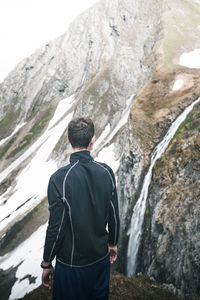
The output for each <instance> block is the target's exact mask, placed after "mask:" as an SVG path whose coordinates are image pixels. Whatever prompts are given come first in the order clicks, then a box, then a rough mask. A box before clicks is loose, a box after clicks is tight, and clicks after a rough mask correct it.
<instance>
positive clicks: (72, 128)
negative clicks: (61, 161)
mask: <svg viewBox="0 0 200 300" xmlns="http://www.w3.org/2000/svg"><path fill="white" fill-rule="evenodd" d="M93 136H94V124H93V122H92V120H91V119H85V118H76V119H73V120H71V122H70V123H69V125H68V138H69V141H70V143H71V145H72V147H73V148H80V149H82V148H87V147H88V146H89V144H90V142H91V139H92V137H93Z"/></svg>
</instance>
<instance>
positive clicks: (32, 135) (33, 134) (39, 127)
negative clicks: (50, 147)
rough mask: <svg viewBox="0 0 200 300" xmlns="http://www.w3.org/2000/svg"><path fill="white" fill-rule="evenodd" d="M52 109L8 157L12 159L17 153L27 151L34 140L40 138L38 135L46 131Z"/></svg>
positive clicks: (49, 109) (47, 111) (43, 115)
mask: <svg viewBox="0 0 200 300" xmlns="http://www.w3.org/2000/svg"><path fill="white" fill-rule="evenodd" d="M52 109H53V108H52V107H49V108H48V109H47V110H46V111H45V112H44V113H43V114H42V115H41V116H40V119H39V120H37V121H36V123H35V124H34V125H33V127H32V128H31V129H30V130H29V132H28V133H27V135H25V136H24V138H23V139H22V140H21V141H20V142H19V144H18V146H17V147H16V148H15V149H14V150H13V151H12V152H11V153H10V154H9V155H8V156H7V157H6V158H11V157H13V156H15V155H16V154H17V153H19V152H20V151H22V150H23V149H25V148H26V147H27V146H28V145H30V143H31V142H32V141H33V140H34V138H35V137H37V136H38V134H39V133H40V132H41V131H42V130H43V129H44V127H45V126H46V124H47V122H48V120H49V118H50V116H51V113H52Z"/></svg>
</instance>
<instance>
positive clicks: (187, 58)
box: [179, 49, 200, 69]
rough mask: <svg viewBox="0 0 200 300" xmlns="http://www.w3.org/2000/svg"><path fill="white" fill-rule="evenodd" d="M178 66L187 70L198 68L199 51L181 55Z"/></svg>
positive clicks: (199, 61)
mask: <svg viewBox="0 0 200 300" xmlns="http://www.w3.org/2000/svg"><path fill="white" fill-rule="evenodd" d="M179 64H180V65H182V66H185V67H188V68H195V69H199V68H200V49H195V50H193V51H191V52H187V53H183V54H182V55H181V57H180V60H179Z"/></svg>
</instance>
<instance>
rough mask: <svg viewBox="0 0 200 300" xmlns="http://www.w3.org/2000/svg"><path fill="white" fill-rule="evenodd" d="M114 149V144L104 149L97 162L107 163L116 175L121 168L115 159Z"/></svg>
mask: <svg viewBox="0 0 200 300" xmlns="http://www.w3.org/2000/svg"><path fill="white" fill-rule="evenodd" d="M114 147H115V146H114V144H111V145H109V146H108V147H105V148H103V149H102V150H101V151H100V152H99V154H98V156H97V157H96V158H95V160H97V161H99V162H103V163H106V164H107V165H109V166H110V167H111V168H112V170H113V172H114V173H116V172H117V170H118V168H119V160H116V159H115V152H114Z"/></svg>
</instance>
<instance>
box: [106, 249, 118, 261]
mask: <svg viewBox="0 0 200 300" xmlns="http://www.w3.org/2000/svg"><path fill="white" fill-rule="evenodd" d="M108 252H109V255H110V263H111V264H113V263H114V262H115V261H116V259H117V246H108Z"/></svg>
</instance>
